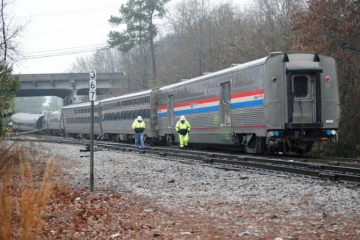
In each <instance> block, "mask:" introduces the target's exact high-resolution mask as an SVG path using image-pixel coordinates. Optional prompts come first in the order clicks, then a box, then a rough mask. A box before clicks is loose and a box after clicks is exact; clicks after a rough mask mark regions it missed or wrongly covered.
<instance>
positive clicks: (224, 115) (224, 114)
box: [219, 82, 231, 128]
mask: <svg viewBox="0 0 360 240" xmlns="http://www.w3.org/2000/svg"><path fill="white" fill-rule="evenodd" d="M230 86H231V85H230V82H227V83H223V84H221V96H220V112H219V113H220V116H219V117H220V121H221V122H220V126H221V128H224V127H229V126H231V119H230V100H231V94H230V93H231V91H230Z"/></svg>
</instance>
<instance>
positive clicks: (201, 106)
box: [158, 89, 264, 117]
mask: <svg viewBox="0 0 360 240" xmlns="http://www.w3.org/2000/svg"><path fill="white" fill-rule="evenodd" d="M219 102H220V97H213V98H206V99H201V100H196V101H191V102H185V103H177V104H175V105H174V115H184V114H190V113H200V112H209V111H218V110H219ZM263 104H264V89H258V90H252V91H247V92H242V93H234V94H232V95H231V103H230V108H239V107H249V106H256V105H263ZM164 116H167V106H160V107H158V117H164Z"/></svg>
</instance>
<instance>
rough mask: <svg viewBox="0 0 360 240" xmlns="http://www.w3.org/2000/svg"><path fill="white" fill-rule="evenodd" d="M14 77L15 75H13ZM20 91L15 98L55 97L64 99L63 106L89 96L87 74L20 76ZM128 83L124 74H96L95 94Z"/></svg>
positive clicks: (88, 77) (100, 93)
mask: <svg viewBox="0 0 360 240" xmlns="http://www.w3.org/2000/svg"><path fill="white" fill-rule="evenodd" d="M13 76H16V75H13ZM18 76H19V77H20V79H19V80H20V82H21V90H20V91H18V92H17V94H16V96H17V97H35V96H57V97H60V98H62V99H64V106H65V105H69V104H71V103H75V102H78V101H79V97H78V96H80V95H89V80H90V75H89V73H51V74H20V75H18ZM125 81H128V78H127V76H126V74H125V72H120V73H97V74H96V88H97V90H96V94H97V95H102V94H104V93H106V92H107V91H106V90H110V89H114V88H119V87H120V84H121V83H124V82H125Z"/></svg>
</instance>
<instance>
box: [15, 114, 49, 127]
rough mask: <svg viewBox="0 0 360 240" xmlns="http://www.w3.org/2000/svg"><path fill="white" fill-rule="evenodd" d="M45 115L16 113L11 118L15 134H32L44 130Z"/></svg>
mask: <svg viewBox="0 0 360 240" xmlns="http://www.w3.org/2000/svg"><path fill="white" fill-rule="evenodd" d="M44 118H45V114H30V113H16V114H14V115H13V116H12V117H11V121H12V122H13V129H14V131H15V132H30V131H35V130H39V129H42V128H43V127H42V123H43V119H44Z"/></svg>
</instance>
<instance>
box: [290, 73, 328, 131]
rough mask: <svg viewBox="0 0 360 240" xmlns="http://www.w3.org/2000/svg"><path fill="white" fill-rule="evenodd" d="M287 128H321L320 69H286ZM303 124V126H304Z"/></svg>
mask: <svg viewBox="0 0 360 240" xmlns="http://www.w3.org/2000/svg"><path fill="white" fill-rule="evenodd" d="M286 71H287V85H288V86H287V95H288V126H289V127H290V128H298V127H301V128H303V127H304V126H305V127H306V126H307V127H314V126H317V127H318V126H321V83H320V74H321V73H322V69H321V68H319V67H314V68H305V69H304V68H295V67H294V68H287V69H286ZM304 124H305V125H304Z"/></svg>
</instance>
